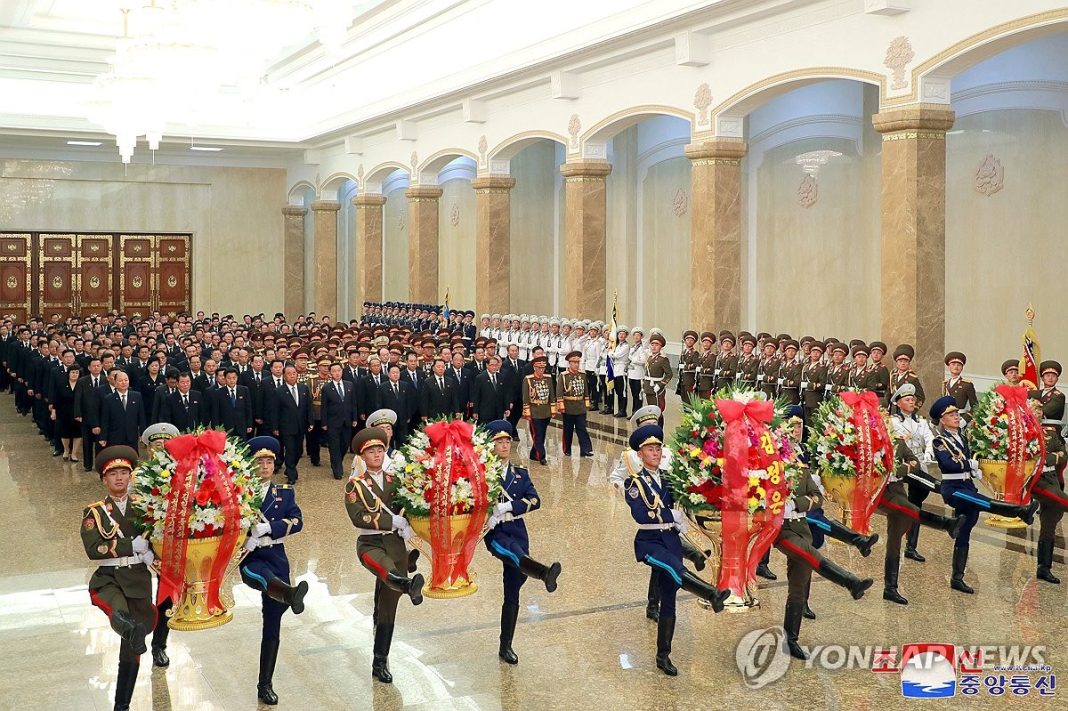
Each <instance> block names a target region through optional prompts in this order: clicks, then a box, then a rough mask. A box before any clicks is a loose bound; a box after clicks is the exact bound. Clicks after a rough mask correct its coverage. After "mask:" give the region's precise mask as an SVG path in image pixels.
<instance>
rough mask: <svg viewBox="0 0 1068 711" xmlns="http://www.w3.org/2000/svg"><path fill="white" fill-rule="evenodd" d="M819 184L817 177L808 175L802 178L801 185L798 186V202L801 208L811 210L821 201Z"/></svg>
mask: <svg viewBox="0 0 1068 711" xmlns="http://www.w3.org/2000/svg"><path fill="white" fill-rule="evenodd" d="M819 197H820V191H819V184H818V183H817V182H816V178H815V176H812V175H806V176H805V177H803V178H801V184H800V185H798V186H797V202H798V204H799V205H801V207H804V208H806V209H807V208H810V207H812V206H813V205H815V204H816V201H817V200H819Z"/></svg>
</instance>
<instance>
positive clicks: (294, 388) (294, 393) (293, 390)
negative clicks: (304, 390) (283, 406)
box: [289, 385, 299, 404]
mask: <svg viewBox="0 0 1068 711" xmlns="http://www.w3.org/2000/svg"><path fill="white" fill-rule="evenodd" d="M289 393H290V394H291V395H292V396H293V402H294V403H297V386H296V385H290V386H289ZM298 404H299V403H298Z"/></svg>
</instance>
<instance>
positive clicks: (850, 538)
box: [827, 519, 879, 558]
mask: <svg viewBox="0 0 1068 711" xmlns="http://www.w3.org/2000/svg"><path fill="white" fill-rule="evenodd" d="M827 523H828V524H830V526H831V530H830V532H829V533H828V534H827V535H828V536H829V537H830V538H833V539H834V540H836V541H841V542H842V543H848V544H849V545H851V546H853V547H854V548H856V549H857V550H858V551H860V554H861V555H862V556H863V557H865V558H867V557H868V556H870V555H871V547H872V546H874V545H875V544H876V542H878V540H879V534H878V533H873V534H872V535H870V536H865V535H864V534H862V533H857V532H856V531H854V530H853V529H852V528H850V527H849V526H846V525H844V524H842V523H840V522H838V521H833V520H831V519H827Z"/></svg>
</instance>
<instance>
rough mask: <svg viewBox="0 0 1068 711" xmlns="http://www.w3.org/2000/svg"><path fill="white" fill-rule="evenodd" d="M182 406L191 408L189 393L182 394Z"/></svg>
mask: <svg viewBox="0 0 1068 711" xmlns="http://www.w3.org/2000/svg"><path fill="white" fill-rule="evenodd" d="M182 406H183V407H184V408H185V409H187V410H188V409H189V396H188V395H182Z"/></svg>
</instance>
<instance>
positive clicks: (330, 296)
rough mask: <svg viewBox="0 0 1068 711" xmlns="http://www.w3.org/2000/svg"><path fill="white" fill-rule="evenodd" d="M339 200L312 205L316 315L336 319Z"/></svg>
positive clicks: (321, 201)
mask: <svg viewBox="0 0 1068 711" xmlns="http://www.w3.org/2000/svg"><path fill="white" fill-rule="evenodd" d="M340 208H341V205H340V203H338V202H337V201H336V200H316V201H315V202H313V203H312V204H311V214H312V219H313V220H314V221H315V287H314V292H313V293H314V295H315V296H314V301H312V303H313V304H314V310H315V316H316V318H319V319H321V318H322V317H323V316H330V318H331V319H332V320H335V321H336V320H337V315H338V314H337V217H338V210H339V209H340Z"/></svg>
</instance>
